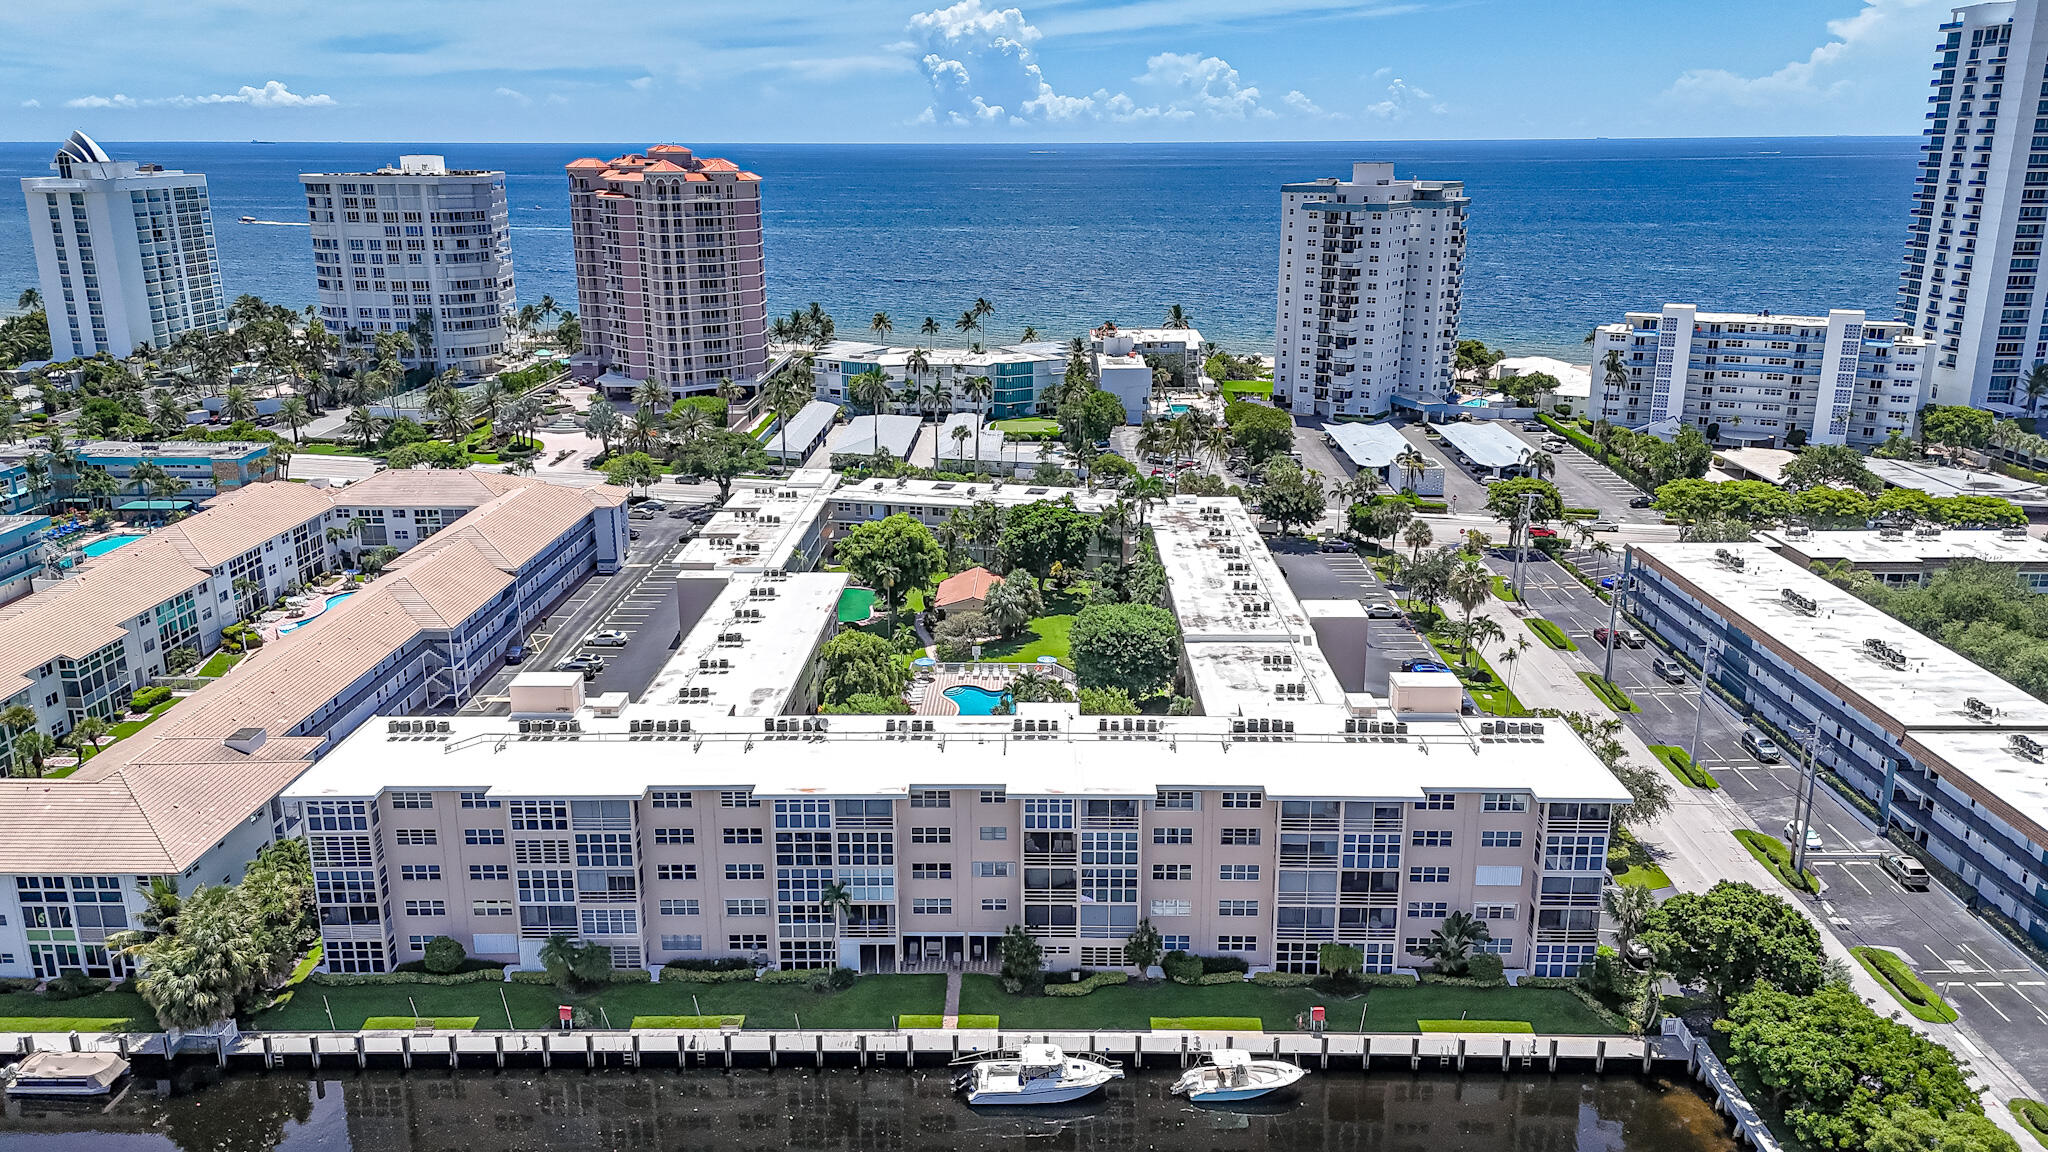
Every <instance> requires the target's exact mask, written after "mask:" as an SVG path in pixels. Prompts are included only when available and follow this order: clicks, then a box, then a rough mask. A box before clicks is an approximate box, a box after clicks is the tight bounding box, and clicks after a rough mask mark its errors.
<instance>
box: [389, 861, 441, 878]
mask: <svg viewBox="0 0 2048 1152" xmlns="http://www.w3.org/2000/svg"><path fill="white" fill-rule="evenodd" d="M398 878H399V879H400V880H439V879H440V878H441V866H440V865H439V864H401V865H399V866H398Z"/></svg>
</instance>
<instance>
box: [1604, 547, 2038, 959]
mask: <svg viewBox="0 0 2048 1152" xmlns="http://www.w3.org/2000/svg"><path fill="white" fill-rule="evenodd" d="M1627 573H1628V574H1629V575H1631V576H1633V578H1634V584H1633V588H1632V590H1630V591H1629V592H1628V593H1627V594H1626V606H1627V608H1628V609H1629V610H1630V611H1631V612H1632V613H1633V614H1634V615H1635V616H1636V617H1637V618H1638V619H1640V620H1642V621H1644V622H1645V623H1646V624H1647V625H1649V626H1650V627H1652V628H1654V629H1655V630H1656V631H1657V632H1658V634H1659V635H1661V636H1662V637H1663V638H1664V639H1665V641H1666V642H1667V643H1669V644H1671V645H1672V646H1673V647H1675V648H1677V649H1678V650H1679V651H1681V652H1683V653H1684V654H1685V655H1686V656H1687V657H1689V658H1690V659H1692V660H1693V661H1695V662H1704V665H1705V667H1706V669H1707V671H1708V674H1709V675H1711V676H1712V677H1713V679H1714V681H1715V683H1716V684H1718V685H1720V686H1721V687H1722V688H1723V689H1725V690H1726V691H1727V692H1729V693H1730V694H1731V695H1733V697H1734V698H1735V699H1736V700H1738V701H1740V702H1741V703H1742V704H1743V705H1745V706H1746V707H1747V708H1749V709H1750V710H1751V711H1752V712H1753V713H1755V714H1756V715H1758V716H1760V717H1762V718H1763V719H1764V720H1766V721H1768V722H1769V723H1770V724H1771V725H1773V726H1775V727H1776V728H1777V729H1778V730H1779V731H1781V732H1783V733H1786V734H1787V735H1789V736H1791V737H1792V738H1793V745H1792V747H1791V748H1789V749H1788V755H1792V756H1800V755H1801V754H1802V752H1803V751H1804V748H1806V747H1810V748H1811V754H1812V756H1813V757H1814V759H1815V760H1816V761H1817V762H1818V763H1819V764H1821V765H1823V766H1825V767H1826V768H1828V769H1829V770H1831V771H1833V772H1834V773H1835V774H1836V775H1838V776H1839V777H1840V778H1841V780H1842V781H1843V782H1844V783H1845V784H1847V786H1848V787H1850V788H1853V789H1854V790H1855V791H1856V792H1858V793H1860V794H1862V796H1863V797H1864V798H1865V799H1866V800H1868V801H1869V802H1870V803H1871V804H1872V805H1873V806H1874V807H1875V808H1876V810H1877V812H1878V815H1879V817H1880V818H1881V819H1882V820H1883V821H1884V822H1886V823H1887V824H1889V825H1890V826H1892V827H1895V828H1898V829H1901V830H1903V831H1904V832H1905V833H1906V834H1907V835H1909V836H1910V837H1912V838H1913V839H1914V840H1915V841H1917V842H1919V843H1920V844H1921V845H1922V846H1923V847H1924V849H1925V851H1926V853H1927V854H1928V855H1929V856H1930V857H1931V859H1933V860H1934V861H1936V862H1938V863H1940V864H1941V865H1942V866H1943V867H1945V868H1947V869H1948V870H1949V871H1951V872H1953V873H1955V874H1956V875H1957V876H1958V877H1960V878H1961V880H1962V882H1963V883H1964V884H1966V885H1968V886H1969V887H1970V888H1971V889H1972V891H1973V892H1974V893H1975V895H1976V897H1977V899H1979V900H1980V901H1982V902H1983V903H1985V904H1987V905H1989V906H1991V907H1994V908H1996V909H1997V910H1998V911H1999V912H2000V913H2002V914H2003V915H2004V916H2006V917H2007V918H2009V919H2011V920H2012V921H2013V922H2014V923H2016V924H2018V925H2019V926H2020V927H2021V928H2022V929H2024V930H2025V931H2026V932H2028V933H2029V934H2030V935H2032V936H2033V937H2034V939H2035V940H2037V941H2040V942H2041V943H2043V944H2048V863H2044V861H2048V775H2044V774H2043V772H2042V770H2041V768H2040V755H2041V751H2040V750H2041V747H2042V744H2043V743H2044V742H2048V704H2043V703H2042V702H2041V701H2039V700H2037V699H2035V698H2034V697H2033V696H2031V695H2029V694H2027V693H2026V692H2023V691H2021V690H2020V689H2018V688H2015V687H2013V686H2012V685H2010V684H2008V683H2006V682H2005V681H2003V680H2001V679H1999V678H1998V677H1997V676H1995V675H1993V674H1992V673H1990V672H1988V671H1986V670H1985V669H1983V668H1981V667H1979V666H1977V665H1976V664H1973V663H1971V662H1970V661H1968V660H1965V659H1964V658H1963V657H1961V656H1960V655H1958V654H1956V653H1955V652H1954V651H1952V650H1950V649H1949V648H1947V647H1945V646H1943V645H1942V644H1940V643H1939V642H1937V641H1935V640H1932V639H1930V638H1928V637H1926V636H1923V635H1921V634H1920V633H1918V632H1915V631H1913V630H1912V629H1910V628H1907V627H1905V626H1904V625H1902V624H1901V623H1900V622H1899V621H1898V620H1896V619H1893V618H1892V617H1890V616H1888V615H1886V614H1885V613H1883V612H1881V611H1879V610H1877V609H1876V608H1873V607H1871V606H1870V605H1868V604H1866V603H1864V602H1863V601H1862V600H1860V599H1858V598H1857V597H1855V596H1853V595H1851V594H1850V593H1848V592H1846V591H1844V590H1842V589H1841V588H1838V587H1836V586H1834V585H1833V584H1830V583H1828V582H1827V581H1826V580H1824V579H1822V578H1820V577H1819V576H1817V575H1815V574H1814V573H1812V572H1810V571H1808V570H1807V568H1806V567H1805V566H1804V565H1803V564H1799V563H1796V562H1794V561H1792V560H1790V559H1787V558H1786V557H1784V556H1781V555H1779V554H1778V553H1776V552H1774V551H1773V550H1772V549H1771V548H1770V547H1769V546H1767V545H1764V544H1638V545H1635V546H1634V547H1633V548H1632V549H1631V554H1630V556H1629V559H1628V564H1627ZM1709 653H1711V656H1710V655H1709Z"/></svg>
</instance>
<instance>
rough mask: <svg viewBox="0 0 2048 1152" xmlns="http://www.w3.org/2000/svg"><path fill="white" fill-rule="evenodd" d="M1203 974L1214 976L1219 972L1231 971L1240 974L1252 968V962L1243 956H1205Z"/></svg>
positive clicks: (1203, 958) (1202, 958)
mask: <svg viewBox="0 0 2048 1152" xmlns="http://www.w3.org/2000/svg"><path fill="white" fill-rule="evenodd" d="M1201 961H1202V975H1204V976H1213V975H1215V974H1216V973H1219V972H1230V973H1234V974H1236V975H1238V976H1242V975H1244V974H1245V973H1247V972H1249V971H1251V970H1252V966H1251V964H1250V962H1248V961H1247V960H1245V958H1244V957H1242V956H1203V957H1201Z"/></svg>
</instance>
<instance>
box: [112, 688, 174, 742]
mask: <svg viewBox="0 0 2048 1152" xmlns="http://www.w3.org/2000/svg"><path fill="white" fill-rule="evenodd" d="M180 699H182V697H178V696H173V697H171V698H170V699H169V700H166V701H164V702H163V703H161V704H159V705H157V706H156V707H154V708H151V709H150V710H149V712H148V713H147V714H145V715H144V716H142V718H140V719H138V720H123V721H121V722H120V723H119V724H116V725H114V726H113V727H112V728H111V729H108V731H107V739H108V740H110V741H113V740H126V739H127V738H129V737H130V736H133V735H135V734H136V733H137V732H140V731H142V730H143V729H144V728H147V727H149V726H150V724H151V723H153V722H154V721H155V720H156V718H157V717H159V716H161V715H163V714H164V713H165V712H168V711H170V709H171V705H173V704H176V703H177V702H178V701H179V700H180ZM101 747H102V748H104V747H106V745H104V744H102V745H101Z"/></svg>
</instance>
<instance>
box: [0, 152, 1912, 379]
mask: <svg viewBox="0 0 2048 1152" xmlns="http://www.w3.org/2000/svg"><path fill="white" fill-rule="evenodd" d="M644 143H647V142H641V143H640V144H275V145H256V144H223V143H166V144H116V143H108V144H107V147H108V149H109V151H111V152H112V153H113V154H114V155H115V156H116V157H118V158H121V159H135V160H144V161H153V162H156V163H160V164H163V165H165V166H166V167H174V168H184V169H187V170H191V171H199V172H204V173H206V174H207V176H208V178H209V183H210V186H211V189H212V194H213V210H214V225H215V231H216V233H217V235H218V242H219V246H220V254H221V263H222V273H223V275H224V276H225V278H226V280H227V286H228V290H229V292H230V293H232V294H240V293H243V292H253V293H255V294H257V295H259V296H262V297H264V298H266V299H270V300H276V301H280V302H284V303H290V304H293V305H295V306H297V305H303V304H305V303H306V302H308V301H309V300H310V298H311V293H312V274H311V261H310V260H309V259H308V248H307V242H306V231H305V229H303V228H281V227H269V226H263V225H245V224H240V223H237V218H238V217H241V216H244V215H248V216H254V217H257V218H259V219H265V220H299V219H303V218H304V215H303V214H304V208H303V202H302V200H301V199H300V193H299V186H298V179H297V178H298V174H299V173H300V172H302V171H334V170H337V169H347V170H361V169H365V168H373V167H376V166H378V165H379V164H384V163H389V162H391V161H392V160H393V159H394V158H396V157H397V156H398V154H399V153H401V152H438V153H442V154H445V155H446V156H447V157H448V159H449V161H450V163H451V164H454V165H458V166H461V167H465V168H502V169H504V171H505V172H506V175H507V185H508V195H509V198H510V202H511V209H512V243H513V259H514V262H515V266H516V269H517V275H518V279H519V298H520V300H521V301H522V302H532V301H535V300H538V299H539V298H540V296H541V294H542V293H549V294H552V295H553V296H554V297H555V298H556V299H557V300H559V301H561V302H563V303H564V304H565V305H568V306H572V307H573V306H574V301H575V296H576V292H575V276H574V268H573V265H572V262H571V258H570V248H569V233H568V226H569V225H568V200H567V192H566V182H565V179H564V177H563V174H562V165H563V164H565V163H566V162H568V161H569V160H572V159H575V158H576V157H578V156H589V155H595V156H600V157H610V156H614V155H617V154H619V153H621V152H625V151H630V150H633V149H635V148H638V147H641V146H643V145H644ZM1917 145H1918V141H1917V140H1916V139H1913V138H1907V137H1897V138H1889V137H1887V138H1827V139H1761V140H1633V141H1630V140H1614V141H1606V140H1589V141H1499V142H1493V141H1445V142H1436V143H1399V144H1341V143H1283V144H1055V145H1044V144H1041V145H1024V144H1015V145H930V144H878V145H789V144H706V145H703V146H701V148H700V151H702V152H704V153H706V154H709V155H722V156H729V157H731V158H732V159H734V160H736V161H737V162H739V163H740V164H741V165H742V166H744V167H746V168H749V169H751V170H753V171H755V172H758V173H760V174H761V176H762V179H763V181H764V184H763V197H764V212H765V214H766V229H767V236H766V243H767V264H768V295H769V306H770V309H771V311H772V312H786V311H788V310H789V309H791V308H794V307H799V306H801V305H803V304H805V303H807V302H809V301H812V300H816V301H819V302H820V303H822V304H823V305H824V307H825V308H826V309H827V310H828V311H830V312H831V313H832V314H833V316H834V317H835V318H836V319H837V320H838V321H839V327H840V329H841V331H842V332H846V333H848V334H850V335H858V334H859V333H860V331H861V330H864V329H865V328H866V326H867V323H868V319H869V317H870V316H872V315H873V314H874V312H875V311H876V310H878V309H879V310H883V311H887V312H888V313H889V314H890V315H891V316H892V317H893V318H894V320H895V322H896V325H897V333H898V336H899V338H901V337H903V336H904V335H906V334H908V333H911V332H913V331H915V329H916V327H917V325H918V324H919V323H920V322H921V321H922V320H923V318H924V317H925V316H927V315H930V316H936V317H937V318H938V319H939V321H940V323H941V324H943V325H945V331H946V337H945V339H949V340H950V339H952V338H953V329H952V319H953V318H954V317H957V316H958V315H959V314H960V313H961V311H962V310H963V309H965V308H966V307H967V306H968V305H969V304H971V303H972V302H973V301H974V299H975V298H976V297H978V296H979V297H987V298H988V299H989V300H990V301H991V302H993V303H994V304H995V306H996V313H995V315H994V316H993V317H992V318H991V319H990V320H989V322H988V325H989V330H988V335H987V336H986V337H984V338H985V339H991V338H1000V339H1004V340H1014V339H1015V338H1016V337H1017V336H1018V335H1019V334H1020V333H1021V330H1022V329H1023V327H1024V326H1025V325H1026V324H1031V325H1034V326H1036V327H1037V328H1038V330H1039V331H1040V332H1041V333H1044V334H1046V335H1047V336H1057V337H1061V338H1064V337H1067V336H1071V335H1075V334H1078V333H1079V332H1080V331H1081V330H1082V329H1083V328H1085V327H1087V326H1089V325H1093V324H1098V323H1100V322H1102V321H1103V320H1106V319H1115V320H1117V321H1118V322H1119V323H1123V324H1125V325H1127V326H1128V325H1131V324H1153V323H1157V322H1158V321H1159V319H1160V316H1161V315H1162V314H1163V313H1164V312H1165V310H1166V307H1167V306H1168V305H1169V304H1175V303H1178V304H1180V305H1181V306H1182V307H1184V308H1185V309H1187V310H1188V311H1189V312H1190V313H1192V314H1193V316H1194V320H1195V323H1196V325H1197V326H1198V327H1200V328H1201V329H1202V332H1203V334H1204V335H1205V336H1207V337H1208V338H1209V339H1212V340H1218V341H1221V342H1223V343H1225V344H1226V345H1230V346H1234V347H1237V348H1239V349H1240V350H1243V351H1270V342H1271V339H1272V334H1273V309H1274V294H1275V288H1276V278H1277V274H1278V273H1277V268H1278V264H1277V256H1276V249H1277V245H1278V239H1279V204H1280V194H1279V186H1280V185H1281V184H1282V183H1284V182H1288V181H1296V180H1307V179H1313V178H1315V177H1318V176H1344V175H1348V174H1349V173H1350V170H1351V169H1350V164H1351V162H1352V161H1353V160H1392V161H1394V163H1395V164H1396V165H1397V170H1398V172H1399V174H1400V175H1402V176H1409V175H1416V176H1422V177H1425V178H1432V179H1462V180H1464V181H1465V182H1466V187H1467V190H1468V192H1469V193H1470V194H1471V196H1472V198H1473V207H1472V218H1471V241H1470V245H1469V249H1470V251H1469V255H1468V258H1467V261H1466V275H1465V307H1464V317H1463V323H1462V328H1463V332H1464V334H1465V335H1467V336H1474V337H1479V338H1482V339H1485V340H1487V341H1489V342H1491V343H1495V344H1500V345H1505V346H1507V347H1509V348H1511V349H1513V350H1515V351H1518V352H1546V353H1551V354H1561V355H1567V356H1576V355H1578V354H1580V353H1581V351H1582V348H1581V344H1580V341H1581V339H1582V338H1583V337H1584V335H1585V333H1586V331H1587V330H1588V329H1589V328H1591V327H1592V326H1593V325H1594V324H1596V323H1602V322H1607V321H1611V320H1616V319H1619V318H1620V315H1621V313H1622V312H1624V311H1626V310H1628V309H1630V308H1655V307H1657V306H1658V305H1661V304H1663V303H1664V302H1666V301H1683V302H1691V303H1697V304H1700V305H1702V306H1704V307H1711V308H1724V309H1731V310H1733V309H1740V310H1756V309H1770V310H1772V311H1777V312H1815V313H1821V314H1825V313H1826V311H1827V310H1828V309H1829V308H1831V307H1834V308H1841V307H1861V308H1867V309H1869V310H1870V311H1871V312H1872V313H1873V314H1874V315H1884V316H1889V315H1891V314H1892V306H1893V298H1894V295H1895V290H1896V287H1897V280H1898V272H1899V267H1900V263H1899V258H1900V255H1901V253H1902V250H1903V241H1904V238H1905V231H1906V223H1907V215H1906V211H1907V199H1908V197H1909V196H1910V194H1911V191H1912V179H1913V161H1914V159H1915V153H1914V149H1915V148H1916V147H1917ZM54 148H55V144H54V142H51V143H13V144H0V173H4V174H6V175H8V176H10V177H17V176H31V175H44V174H46V173H47V165H48V161H49V156H50V155H51V153H52V152H53V151H54ZM28 245H29V240H28V233H27V219H26V215H25V206H24V204H23V202H22V199H21V197H20V196H19V194H17V193H12V192H10V193H8V194H6V195H4V196H0V288H4V289H5V296H7V297H9V298H11V297H12V296H13V294H14V291H15V286H17V285H25V284H29V283H32V282H33V281H34V256H33V254H32V252H31V251H30V249H29V246H28ZM8 303H11V299H9V300H8Z"/></svg>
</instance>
